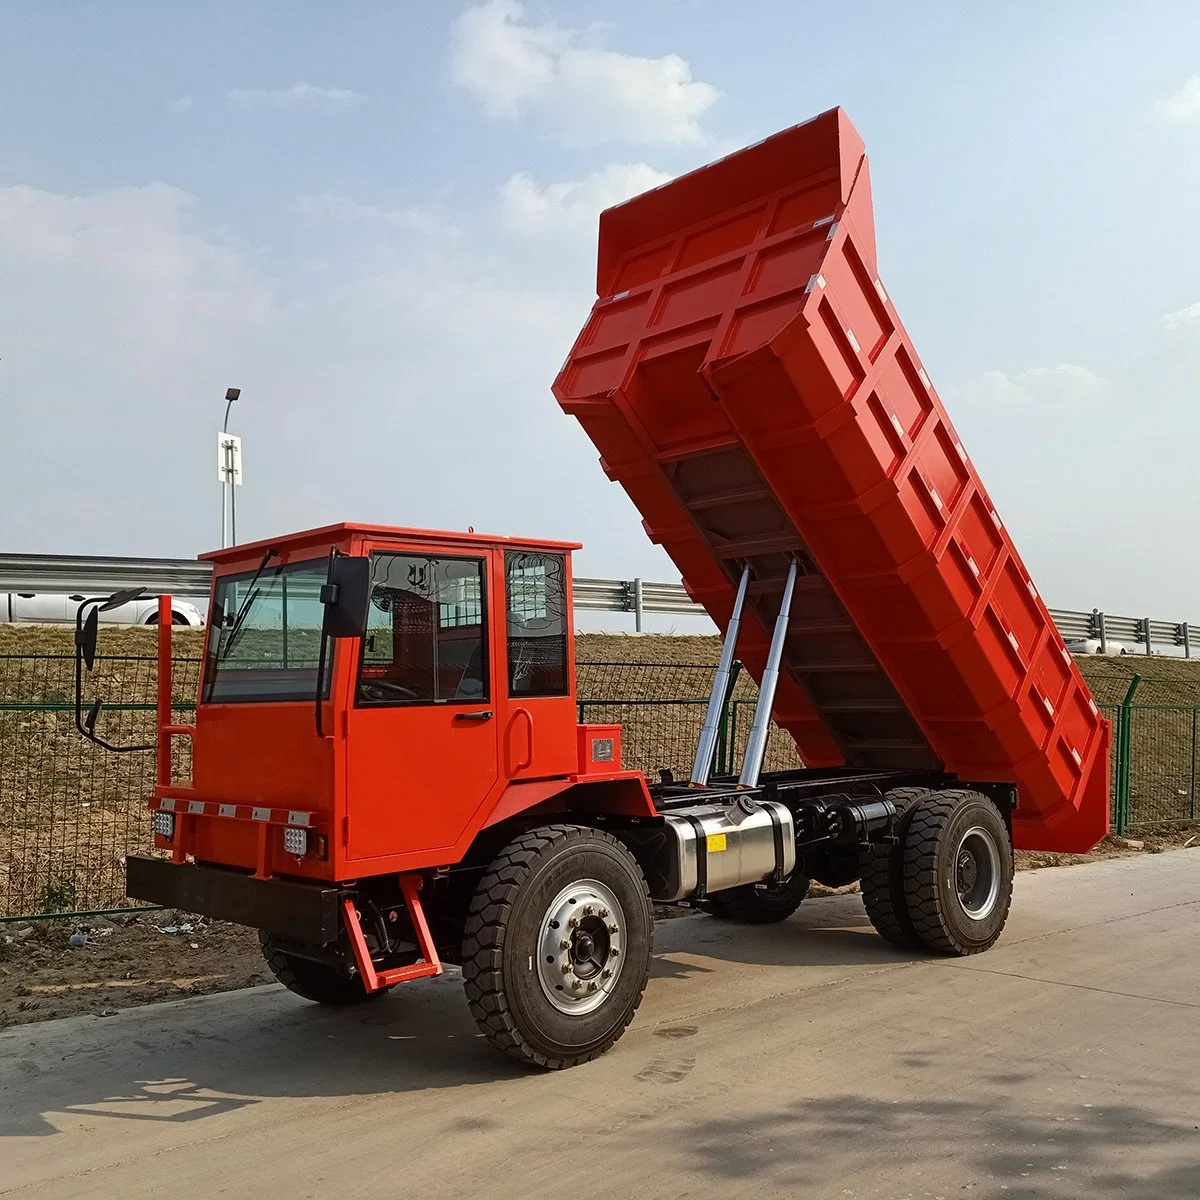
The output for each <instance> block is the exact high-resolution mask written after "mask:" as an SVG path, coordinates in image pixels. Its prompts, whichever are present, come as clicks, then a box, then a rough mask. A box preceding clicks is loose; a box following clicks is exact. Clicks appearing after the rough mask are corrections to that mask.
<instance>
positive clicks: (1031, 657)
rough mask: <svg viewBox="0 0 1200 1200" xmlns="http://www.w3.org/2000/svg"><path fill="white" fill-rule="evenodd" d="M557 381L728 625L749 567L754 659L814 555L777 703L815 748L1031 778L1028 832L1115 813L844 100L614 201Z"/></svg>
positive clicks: (1021, 840)
mask: <svg viewBox="0 0 1200 1200" xmlns="http://www.w3.org/2000/svg"><path fill="white" fill-rule="evenodd" d="M598 283H599V290H600V293H601V298H600V299H599V300H598V302H597V304H596V306H595V308H594V309H593V312H592V316H591V319H590V320H589V322H588V324H587V326H586V327H585V329H584V331H583V333H582V334H581V335H580V338H579V340H578V342H577V343H576V346H575V348H574V350H573V351H572V354H571V356H570V358H569V359H568V361H567V363H566V365H565V366H564V368H563V371H562V373H561V374H560V376H559V378H558V380H557V381H556V384H555V394H556V396H557V397H558V399H559V401H560V403H561V404H562V405H563V407H564V409H565V410H566V411H568V412H571V413H573V414H574V415H575V416H577V417H578V418H579V420H580V421H581V423H582V424H583V425H584V428H585V429H586V430H587V432H588V434H589V435H590V436H591V437H592V440H593V441H594V442H595V443H596V445H597V446H598V447H599V449H600V451H601V453H602V455H603V458H604V463H605V466H606V469H607V471H608V473H609V475H610V476H611V477H612V478H614V479H616V480H618V481H619V482H620V483H621V484H622V486H624V487H625V489H626V491H627V492H628V493H629V495H630V496H631V498H632V499H633V501H634V503H635V504H637V506H638V507H639V509H640V511H641V512H642V514H643V516H644V518H645V524H646V529H647V531H648V533H649V534H650V536H651V537H652V538H653V539H654V540H656V541H658V542H659V543H661V544H662V545H663V546H664V548H665V549H666V550H667V552H668V553H669V554H670V555H671V557H672V559H673V561H674V562H675V564H676V565H677V567H678V568H679V570H680V573H681V574H682V576H683V579H684V582H685V584H686V585H687V587H688V589H689V591H690V593H691V594H692V595H693V596H694V597H695V599H697V600H698V601H699V602H700V603H701V604H703V605H704V606H705V608H706V609H707V610H708V612H709V613H710V614H711V615H712V616H713V618H714V620H715V621H716V622H717V624H718V625H719V626H721V627H722V628H723V627H724V625H725V623H726V622H727V621H728V618H729V612H730V609H731V606H732V597H733V591H734V588H735V584H736V580H737V578H738V576H739V574H740V571H741V568H742V565H743V564H746V563H749V565H750V566H751V568H752V573H753V579H754V581H755V582H754V586H753V587H752V589H751V595H750V601H749V603H750V607H751V610H752V613H753V615H754V620H752V621H750V622H748V624H749V626H750V633H749V634H748V635H746V636H745V637H744V640H743V643H742V646H741V648H740V649H741V651H742V654H743V657H744V659H745V660H746V662H747V664H748V666H749V668H750V670H751V671H752V673H754V674H755V676H756V677H757V676H758V675H759V674H760V672H761V669H762V663H763V660H764V658H765V648H766V643H767V638H768V632H769V629H770V627H771V624H772V622H773V619H774V613H775V612H776V611H777V609H778V607H779V600H780V595H781V592H782V581H783V577H784V575H785V574H786V571H787V566H788V563H789V562H790V561H792V560H796V561H797V562H798V563H799V564H800V569H801V578H800V583H799V586H798V590H797V594H796V599H795V601H794V603H793V607H792V620H791V624H790V626H789V636H788V639H787V643H786V646H785V654H784V673H783V674H784V682H783V683H782V684H781V688H780V693H779V700H778V702H777V706H776V718H777V720H778V721H779V722H780V724H782V725H783V726H784V727H785V728H787V730H788V731H789V733H791V735H792V736H793V738H794V739H795V741H796V744H797V748H798V750H799V752H800V754H801V756H802V757H803V758H804V760H805V761H806V762H808V763H810V764H812V765H826V764H831V763H836V762H839V761H844V762H848V763H851V764H854V765H862V766H878V767H887V768H897V767H902V766H937V765H942V766H944V767H945V768H946V769H947V770H948V771H951V772H954V773H956V774H958V775H959V776H960V778H962V779H964V780H977V781H995V782H1013V783H1016V784H1017V785H1018V789H1019V797H1020V807H1019V810H1018V812H1017V814H1016V819H1015V822H1014V836H1015V838H1016V841H1017V844H1018V845H1024V846H1028V847H1039V848H1046V849H1085V848H1087V847H1089V846H1090V845H1092V844H1093V843H1094V842H1095V841H1097V840H1098V839H1099V838H1100V837H1102V836H1103V834H1104V833H1105V832H1106V830H1107V821H1108V797H1107V789H1108V769H1107V759H1108V739H1109V731H1108V725H1107V722H1106V721H1105V720H1104V719H1103V718H1102V717H1101V716H1100V715H1099V713H1098V711H1097V709H1096V706H1095V704H1094V702H1093V701H1092V698H1091V696H1090V695H1089V693H1088V691H1087V687H1086V685H1085V684H1084V682H1083V679H1082V677H1081V676H1080V674H1079V672H1078V670H1077V668H1076V667H1075V665H1074V663H1073V661H1072V660H1071V657H1070V655H1069V654H1068V653H1067V651H1066V648H1065V646H1064V645H1063V643H1062V640H1061V638H1060V637H1059V635H1058V633H1057V631H1056V629H1055V627H1054V624H1053V622H1052V621H1051V619H1050V616H1049V613H1048V611H1047V610H1046V607H1045V605H1044V604H1043V603H1042V601H1041V598H1040V597H1039V595H1038V593H1037V590H1036V588H1035V587H1034V585H1033V583H1032V581H1031V580H1030V578H1029V575H1028V572H1027V571H1026V570H1025V568H1024V566H1023V564H1022V563H1021V561H1020V558H1019V556H1018V555H1017V553H1016V550H1015V548H1014V547H1013V545H1012V542H1011V540H1010V539H1009V537H1008V535H1007V532H1006V531H1005V529H1004V526H1003V524H1002V523H1001V521H1000V518H999V517H998V515H997V514H996V511H995V507H994V506H993V505H992V503H991V501H990V499H989V498H988V496H987V493H986V491H985V490H984V489H983V487H982V485H981V483H980V481H979V479H978V477H977V476H976V474H975V471H974V468H973V467H972V466H971V463H970V461H969V460H968V458H967V456H966V454H965V451H964V450H963V447H962V443H961V441H960V439H959V438H958V436H957V434H956V433H955V431H954V428H953V426H952V425H951V423H950V421H949V419H948V417H947V416H946V413H945V411H944V409H943V407H942V405H941V402H940V400H939V399H938V397H937V394H936V392H935V391H934V389H933V387H932V385H931V383H930V380H929V377H928V375H927V374H926V372H925V370H924V368H923V367H922V366H921V363H920V360H919V358H918V357H917V355H916V352H915V350H914V349H913V347H912V345H911V343H910V341H909V339H908V336H907V334H906V333H905V331H904V329H903V326H902V325H901V323H900V321H899V318H898V317H897V316H896V313H895V310H894V308H893V307H892V304H891V299H890V297H889V296H888V294H887V291H886V289H885V288H884V286H883V284H882V282H881V281H880V279H879V274H878V271H877V268H876V265H875V245H874V230H873V217H872V213H871V200H870V186H869V180H868V175H867V165H866V159H865V155H864V154H863V148H862V143H861V141H860V140H859V138H858V135H857V134H856V133H855V131H854V130H853V128H852V126H851V125H850V123H849V121H848V120H847V119H846V117H845V115H844V114H843V113H841V112H840V110H835V111H834V112H831V113H827V114H824V115H823V116H822V117H819V118H817V119H816V120H815V121H812V122H809V123H807V124H806V125H803V126H797V127H795V128H794V129H791V130H786V131H784V133H782V134H778V135H776V136H775V137H774V138H770V139H768V140H767V141H766V142H763V143H760V144H759V145H757V146H755V147H751V148H750V149H748V150H746V151H742V152H740V153H738V154H735V155H732V156H730V157H729V158H727V159H724V160H721V161H720V162H718V163H715V164H713V165H711V166H709V167H706V168H704V169H702V170H701V171H698V172H694V173H693V174H692V175H689V176H685V177H684V178H683V179H680V180H677V181H675V182H673V183H670V184H667V185H665V186H664V187H662V188H659V189H656V190H655V191H654V192H651V193H647V195H646V196H643V197H639V198H637V199H635V200H633V201H631V202H630V203H629V204H626V205H623V206H621V207H620V208H618V209H614V210H610V211H609V212H608V213H606V214H605V215H604V217H603V218H602V221H601V252H600V266H599V272H598Z"/></svg>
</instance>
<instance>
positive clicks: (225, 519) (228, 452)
mask: <svg viewBox="0 0 1200 1200" xmlns="http://www.w3.org/2000/svg"><path fill="white" fill-rule="evenodd" d="M241 394H242V389H241V388H232V387H231V388H226V389H225V400H226V404H225V420H224V421H222V422H221V435H222V437H224V435H225V434H227V433H228V432H229V410H230V409H231V408H232V407H233V402H234V401H235V400H236V399H237V398H238V397H239V396H240V395H241ZM224 461H225V482H224V484H223V485H222V487H221V549H222V550H224V549H225V547H226V546H231V545H233V546H236V545H237V489H236V488H235V487H234V485H233V450H232V449H231V448H230V446H229V444H228V443H226V444H225V460H224Z"/></svg>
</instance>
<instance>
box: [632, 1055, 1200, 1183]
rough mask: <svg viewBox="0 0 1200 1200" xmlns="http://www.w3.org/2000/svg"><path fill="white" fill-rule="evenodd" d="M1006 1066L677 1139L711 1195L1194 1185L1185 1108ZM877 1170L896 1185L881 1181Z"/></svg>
mask: <svg viewBox="0 0 1200 1200" xmlns="http://www.w3.org/2000/svg"><path fill="white" fill-rule="evenodd" d="M1006 1078H1007V1077H1006V1076H1003V1075H1001V1076H997V1077H995V1078H994V1079H985V1078H981V1079H979V1080H978V1081H977V1086H976V1088H975V1093H976V1096H977V1099H975V1100H973V1101H959V1100H923V1099H919V1098H913V1099H911V1100H906V1101H903V1102H893V1101H882V1100H878V1099H873V1098H867V1097H863V1096H853V1095H850V1096H830V1097H821V1098H819V1099H804V1100H797V1101H794V1102H793V1103H791V1104H787V1105H785V1106H783V1107H780V1108H777V1109H774V1110H768V1111H766V1112H761V1113H752V1114H745V1115H739V1116H731V1117H724V1118H721V1117H718V1118H714V1119H709V1120H704V1121H699V1122H697V1123H695V1124H693V1125H691V1126H689V1127H688V1128H686V1129H685V1130H682V1131H680V1132H679V1135H678V1137H679V1141H678V1144H677V1146H676V1151H677V1153H678V1154H679V1155H680V1156H682V1157H683V1158H685V1159H686V1160H687V1161H688V1162H689V1164H690V1165H692V1166H693V1167H695V1168H696V1169H697V1170H698V1171H699V1172H700V1174H701V1175H703V1176H705V1177H707V1178H708V1179H710V1180H712V1181H713V1188H712V1190H713V1192H714V1194H719V1192H720V1190H721V1184H722V1182H724V1184H725V1186H726V1187H727V1188H731V1189H735V1190H738V1194H739V1195H740V1194H742V1193H743V1192H744V1191H746V1190H747V1185H748V1184H750V1183H756V1184H758V1185H759V1187H760V1189H761V1194H762V1195H787V1196H810V1195H811V1196H837V1195H850V1194H854V1195H859V1194H863V1195H866V1194H870V1195H880V1196H882V1195H897V1196H899V1195H905V1196H908V1195H912V1196H950V1195H969V1196H975V1197H979V1198H980V1200H983V1198H984V1197H994V1198H996V1200H999V1198H1000V1197H1003V1198H1004V1200H1035V1198H1037V1200H1045V1198H1047V1197H1062V1198H1064V1200H1067V1198H1070V1200H1075V1198H1078V1200H1085V1198H1087V1200H1091V1198H1093V1197H1109V1196H1113V1197H1115V1196H1119V1197H1121V1198H1122V1200H1175V1198H1179V1200H1183V1198H1185V1197H1186V1198H1187V1200H1192V1198H1194V1197H1195V1196H1197V1195H1200V1129H1197V1127H1196V1124H1195V1122H1194V1121H1192V1120H1189V1119H1188V1118H1187V1115H1186V1114H1180V1113H1179V1112H1177V1111H1170V1112H1167V1113H1162V1112H1155V1111H1152V1110H1150V1109H1148V1108H1145V1107H1141V1106H1137V1105H1132V1104H1116V1105H1108V1106H1097V1107H1090V1106H1083V1107H1081V1106H1079V1105H1078V1104H1069V1103H1068V1102H1063V1103H1060V1104H1059V1105H1057V1106H1055V1107H1048V1102H1047V1101H1044V1100H1034V1101H1033V1103H1032V1104H1030V1102H1029V1096H1028V1093H1017V1094H1014V1088H1013V1087H1012V1085H1011V1084H1009V1083H1007V1082H1006ZM616 1153H619V1151H616ZM881 1172H882V1178H881ZM884 1180H886V1181H887V1184H888V1185H890V1186H891V1187H893V1188H894V1189H895V1190H894V1191H890V1192H888V1191H884V1190H879V1189H880V1185H881V1183H883V1181H884ZM856 1184H857V1185H859V1186H861V1187H863V1188H864V1189H865V1190H864V1191H862V1192H861V1193H860V1192H859V1190H858V1187H855V1186H854V1185H856Z"/></svg>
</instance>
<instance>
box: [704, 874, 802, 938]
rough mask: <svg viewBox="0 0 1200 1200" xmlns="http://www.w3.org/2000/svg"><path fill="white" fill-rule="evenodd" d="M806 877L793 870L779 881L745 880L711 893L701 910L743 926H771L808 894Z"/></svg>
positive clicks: (793, 910) (784, 916) (786, 914)
mask: <svg viewBox="0 0 1200 1200" xmlns="http://www.w3.org/2000/svg"><path fill="white" fill-rule="evenodd" d="M809 882H810V881H809V880H808V879H807V878H806V877H805V876H803V875H801V874H799V873H797V872H795V871H793V872H792V873H791V874H790V875H789V876H788V877H787V878H786V879H785V880H784V881H783V882H782V883H780V884H773V883H748V884H746V885H745V886H744V887H736V888H730V889H729V890H728V891H725V892H715V893H714V894H713V895H711V896H709V897H708V898H707V899H706V900H705V901H704V910H705V912H708V913H711V914H712V916H714V917H722V918H724V919H725V920H729V921H740V922H741V923H742V924H743V925H774V924H775V923H776V922H777V921H786V920H787V919H788V917H790V916H791V915H792V913H794V912H795V911H796V909H798V908H799V907H800V905H801V903H802V902H803V900H804V897H805V896H806V895H807V894H808V885H809Z"/></svg>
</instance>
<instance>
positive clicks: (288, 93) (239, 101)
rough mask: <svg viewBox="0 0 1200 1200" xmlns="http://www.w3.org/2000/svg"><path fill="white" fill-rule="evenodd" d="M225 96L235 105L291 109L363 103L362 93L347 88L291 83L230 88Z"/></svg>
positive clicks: (342, 106) (341, 106) (344, 106)
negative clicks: (277, 85) (264, 86)
mask: <svg viewBox="0 0 1200 1200" xmlns="http://www.w3.org/2000/svg"><path fill="white" fill-rule="evenodd" d="M225 99H226V100H227V101H228V102H229V103H230V104H231V105H233V106H235V107H238V108H249V107H252V106H254V105H260V104H261V105H265V106H267V107H269V108H291V107H295V106H297V105H309V106H310V107H313V108H330V109H334V108H353V107H354V106H355V105H357V104H365V103H366V99H367V98H366V96H364V95H363V94H362V93H361V92H352V91H350V89H349V88H335V87H314V86H313V84H311V83H293V84H292V86H291V87H289V88H275V89H272V88H234V89H233V90H232V91H230V92H227V93H226V95H225Z"/></svg>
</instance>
